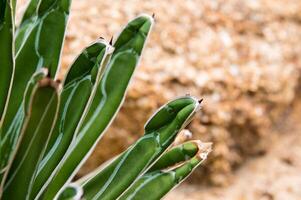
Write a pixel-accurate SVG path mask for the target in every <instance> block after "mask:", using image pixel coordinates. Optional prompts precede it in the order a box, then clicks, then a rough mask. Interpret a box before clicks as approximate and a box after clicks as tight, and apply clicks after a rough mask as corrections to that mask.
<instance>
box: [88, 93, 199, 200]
mask: <svg viewBox="0 0 301 200" xmlns="http://www.w3.org/2000/svg"><path fill="white" fill-rule="evenodd" d="M167 108H168V109H169V111H170V112H169V113H165V115H166V116H169V120H168V121H166V122H165V124H162V123H160V124H161V126H160V127H157V126H156V127H157V129H153V130H152V132H148V133H147V134H145V135H144V136H143V137H141V138H140V139H139V140H138V141H137V142H136V143H135V144H133V145H132V146H131V147H130V148H129V149H128V150H126V151H125V152H124V153H123V154H121V155H120V156H119V157H118V158H117V159H116V160H115V161H113V162H112V163H111V164H109V165H108V166H107V167H106V168H104V169H103V170H101V171H100V172H99V173H98V174H97V173H96V174H94V176H93V177H92V178H90V179H86V180H85V181H84V183H82V185H83V188H84V198H86V199H105V200H106V199H108V200H109V199H117V197H118V196H119V195H121V194H122V193H123V192H124V191H125V190H126V189H127V188H128V187H129V186H130V185H131V184H132V183H133V182H134V181H135V180H136V179H137V177H139V176H140V175H141V174H142V173H143V172H144V171H145V170H146V169H147V168H148V167H149V166H150V165H151V164H152V163H153V162H154V161H155V160H156V159H157V158H158V157H159V156H160V155H161V154H162V153H163V152H164V151H165V150H166V149H167V148H168V147H169V146H170V145H171V143H172V142H173V141H174V139H175V138H176V136H177V134H178V133H179V131H181V129H183V128H184V127H185V126H186V125H187V124H188V123H189V122H190V120H191V119H192V117H193V116H194V114H195V113H196V111H197V110H198V109H199V108H200V104H199V102H198V100H196V99H195V98H193V97H189V96H186V97H181V98H177V99H175V100H173V101H171V102H169V103H167V104H166V105H164V106H163V107H161V108H160V109H159V111H158V112H157V113H156V114H155V115H154V116H153V117H152V118H151V121H152V120H153V119H156V118H157V117H158V116H157V114H158V115H159V116H162V113H163V111H164V110H166V109H167Z"/></svg>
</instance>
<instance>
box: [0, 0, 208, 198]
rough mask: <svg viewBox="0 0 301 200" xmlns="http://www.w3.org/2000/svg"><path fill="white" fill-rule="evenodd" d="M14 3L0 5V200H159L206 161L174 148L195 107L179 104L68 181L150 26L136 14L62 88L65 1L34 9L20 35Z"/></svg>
mask: <svg viewBox="0 0 301 200" xmlns="http://www.w3.org/2000/svg"><path fill="white" fill-rule="evenodd" d="M15 4H16V2H15V1H14V0H3V1H1V4H0V70H1V71H0V119H1V121H0V145H1V146H0V155H1V157H0V158H1V159H0V182H1V186H0V198H1V199H4V200H6V199H13V200H15V199H16V200H22V199H26V200H31V199H45V200H48V199H49V200H51V199H109V200H111V199H112V200H113V199H145V195H147V199H160V198H162V197H163V196H164V195H165V194H166V193H167V192H168V191H170V190H171V189H172V188H174V187H175V186H176V185H178V184H179V183H180V182H181V181H182V180H184V179H185V178H186V177H187V176H188V175H189V174H190V173H191V172H192V171H193V170H194V169H195V168H196V167H197V166H198V165H199V164H200V163H201V162H202V161H203V160H204V159H205V158H206V156H207V154H208V153H209V151H210V144H208V143H201V142H200V141H188V142H186V143H183V144H179V145H178V146H173V145H172V144H173V142H174V140H175V138H176V137H177V135H178V133H179V132H180V131H181V130H182V129H183V128H184V127H185V126H186V125H187V124H188V123H189V122H190V121H191V119H192V118H193V116H194V114H195V113H196V112H197V111H198V110H199V108H200V101H198V100H197V99H196V98H194V97H191V96H184V97H180V98H177V99H175V100H172V101H170V102H168V103H167V104H165V105H163V106H162V107H161V108H160V109H159V110H158V111H157V112H156V113H155V114H154V115H153V116H152V117H151V118H150V120H149V121H148V122H147V123H146V125H145V129H144V130H145V133H144V135H143V136H142V137H141V138H140V139H139V140H137V141H136V142H135V143H134V144H133V145H131V146H130V147H129V148H128V149H127V150H126V151H124V152H123V153H122V154H120V155H119V156H117V157H116V158H114V159H112V160H111V161H109V162H108V163H106V164H105V165H103V166H101V167H100V168H99V169H96V170H95V171H93V172H91V173H90V174H88V175H86V176H85V177H82V178H81V179H79V180H76V181H74V180H73V178H74V176H75V174H76V173H77V171H78V170H79V169H80V167H81V166H82V164H83V163H84V162H85V160H86V159H87V157H88V156H89V155H90V154H91V152H92V150H93V148H94V147H95V146H96V144H97V143H98V141H99V140H100V139H101V137H102V136H103V134H104V132H105V130H106V128H107V127H108V126H109V125H110V123H111V122H112V120H113V119H114V117H115V115H116V113H117V112H118V110H119V108H120V106H121V104H122V102H123V101H124V97H125V93H126V90H127V87H128V84H129V82H130V80H131V77H132V75H133V73H134V71H135V68H136V66H137V64H138V61H139V58H140V56H141V53H142V50H143V47H144V45H145V42H146V39H147V37H148V35H149V32H150V30H151V27H152V25H153V23H154V20H153V17H151V16H148V15H140V16H138V17H137V18H135V19H133V20H132V21H130V22H129V23H128V24H127V25H126V26H125V28H124V29H123V30H122V31H121V33H120V34H119V36H118V37H117V38H116V39H115V40H114V41H111V42H106V41H105V40H104V39H99V40H97V41H96V42H94V43H92V44H91V45H90V46H88V47H87V48H85V49H84V50H83V51H82V53H81V54H80V55H79V56H78V57H77V58H76V59H75V61H74V62H73V64H72V65H71V66H70V69H69V71H68V73H67V74H66V76H65V78H64V80H63V81H60V80H58V78H57V76H58V72H57V71H58V70H57V69H58V66H59V61H60V57H61V51H62V44H63V41H64V37H65V31H66V24H67V21H68V15H69V9H70V0H31V1H30V3H29V4H28V7H27V9H26V11H25V13H24V15H23V18H22V21H21V23H20V25H18V27H16V25H15Z"/></svg>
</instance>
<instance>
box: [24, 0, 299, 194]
mask: <svg viewBox="0 0 301 200" xmlns="http://www.w3.org/2000/svg"><path fill="white" fill-rule="evenodd" d="M22 10H24V6H23V5H22V4H21V6H20V9H19V12H20V13H21V12H22ZM71 13H72V14H71V18H70V22H69V26H68V30H67V36H66V42H65V47H64V51H63V60H62V70H61V74H62V75H63V74H64V73H65V71H66V69H67V68H68V66H69V65H70V63H71V62H72V60H73V59H74V58H75V56H76V55H77V54H79V53H80V51H81V50H82V49H83V48H84V47H85V46H87V45H88V44H89V43H91V42H92V41H94V40H95V39H97V38H98V37H100V36H102V37H104V38H106V39H108V40H109V39H110V38H111V36H116V33H118V32H119V31H120V28H121V27H122V26H124V25H125V24H126V22H127V21H128V20H130V19H131V18H133V17H135V16H137V15H139V13H148V14H152V13H155V19H156V20H155V21H156V25H155V27H154V29H153V32H152V34H151V37H150V39H149V41H148V44H147V47H146V49H145V51H144V54H143V58H142V60H141V63H140V66H139V68H138V69H137V71H136V74H135V77H134V79H133V81H132V82H131V85H130V89H129V91H128V94H127V98H126V102H125V104H124V105H123V107H122V108H121V112H120V113H119V114H118V116H117V118H116V120H115V121H114V123H113V124H112V127H111V128H110V129H109V130H108V132H107V134H106V136H105V137H104V139H103V141H101V143H100V144H99V145H98V147H97V148H96V150H95V151H94V153H93V155H92V157H91V158H90V159H89V160H88V161H87V163H86V164H85V165H84V167H83V168H82V170H81V171H80V173H79V176H80V175H83V174H85V173H87V172H88V171H91V170H92V169H93V168H95V167H97V166H98V165H100V164H101V163H103V162H104V161H105V160H106V159H108V158H110V157H112V156H113V155H116V154H118V153H119V152H121V151H122V150H124V149H125V148H126V147H128V146H129V145H130V144H131V143H132V142H134V141H135V140H136V139H137V138H138V137H139V136H141V135H142V134H143V124H144V122H145V121H146V120H147V118H148V117H149V116H150V115H151V113H152V112H153V111H154V110H155V109H156V108H158V107H159V106H160V105H162V104H163V103H164V102H166V101H167V100H170V99H172V98H174V97H176V96H180V95H185V94H187V93H189V94H192V95H195V96H197V97H200V98H203V99H204V101H203V102H204V104H203V109H202V110H201V112H200V113H199V115H198V116H197V118H196V119H195V120H194V121H193V122H192V123H191V124H190V125H189V127H188V128H189V129H190V130H191V132H192V133H193V135H194V138H198V139H201V140H203V141H211V142H213V143H214V148H213V152H212V153H211V154H210V155H209V159H208V160H207V162H206V163H204V164H203V166H202V167H200V168H199V169H198V170H196V172H195V173H194V174H193V176H192V177H191V178H189V180H187V181H185V183H184V184H183V185H181V186H180V187H179V188H177V189H175V190H174V191H173V192H171V193H170V194H169V195H168V196H167V197H166V199H168V200H177V199H187V200H190V199H191V200H198V199H206V200H211V199H212V200H213V199H214V200H217V199H223V200H224V199H226V200H228V199H229V200H252V199H256V200H257V199H259V200H261V199H262V200H272V199H277V200H299V199H301V123H300V122H301V97H300V96H301V95H300V85H301V78H300V77H301V76H300V75H301V1H300V0H261V1H259V0H245V1H242V0H227V1H223V0H214V1H206V0H186V1H184V0H166V1H159V0H157V1H155V0H150V1H139V0H124V1H120V0H115V1H99V0H74V1H73V5H72V12H71Z"/></svg>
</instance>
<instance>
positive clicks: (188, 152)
mask: <svg viewBox="0 0 301 200" xmlns="http://www.w3.org/2000/svg"><path fill="white" fill-rule="evenodd" d="M210 151H211V143H202V142H200V141H189V142H187V143H184V144H182V145H179V146H177V147H174V148H172V149H171V150H169V151H168V152H166V153H165V154H163V156H162V157H161V158H160V159H159V160H158V161H157V162H156V164H155V165H154V166H153V167H152V169H150V170H149V171H148V172H147V173H146V174H145V175H143V176H142V177H141V178H139V179H138V180H137V181H136V182H135V183H134V184H133V185H132V186H131V187H130V188H129V189H128V190H127V191H126V192H125V193H124V194H122V195H121V196H120V197H119V198H118V199H120V200H144V199H145V197H147V199H148V200H157V199H161V198H162V197H163V196H164V195H166V194H167V193H168V192H169V191H171V190H172V189H173V188H174V187H176V186H177V185H179V184H180V183H181V182H182V181H183V180H184V179H185V178H187V177H188V176H189V174H191V172H192V171H193V170H194V169H195V168H196V167H197V166H198V165H199V164H200V163H201V162H202V161H204V160H205V159H206V157H207V155H208V153H209V152H210Z"/></svg>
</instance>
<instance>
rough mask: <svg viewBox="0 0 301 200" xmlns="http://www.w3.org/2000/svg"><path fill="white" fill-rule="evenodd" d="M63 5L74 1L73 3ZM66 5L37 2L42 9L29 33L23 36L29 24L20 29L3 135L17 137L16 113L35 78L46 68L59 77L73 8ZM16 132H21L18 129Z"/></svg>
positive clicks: (58, 2)
mask: <svg viewBox="0 0 301 200" xmlns="http://www.w3.org/2000/svg"><path fill="white" fill-rule="evenodd" d="M34 1H35V0H34ZM62 2H70V0H67V1H62ZM62 2H61V1H54V0H43V1H42V0H41V1H39V2H37V3H39V4H38V9H37V10H36V12H35V14H34V15H33V16H32V17H31V18H30V22H28V24H29V25H28V26H30V27H29V28H27V29H26V31H25V32H26V34H23V35H22V34H21V33H20V32H22V29H23V26H25V25H26V24H24V25H23V24H21V26H20V28H19V29H17V35H16V55H15V72H14V76H13V83H12V85H11V93H10V96H9V99H10V101H9V102H8V104H7V111H6V113H5V115H4V119H3V120H4V121H3V126H2V133H1V134H2V135H4V136H5V135H7V134H9V135H16V134H14V133H10V130H9V129H11V130H12V127H11V125H12V124H13V123H12V122H13V121H15V120H17V119H16V118H17V117H18V116H17V115H16V113H17V112H18V110H19V109H20V105H21V102H22V98H20V97H21V96H23V94H24V91H25V88H26V84H27V82H28V81H29V79H30V77H31V75H32V74H33V73H34V72H35V71H37V70H38V69H40V68H42V67H45V68H48V71H49V75H50V77H54V76H55V73H56V70H57V67H58V64H59V58H60V55H61V49H62V43H63V40H64V35H65V29H66V25H67V19H68V13H69V9H66V6H65V5H64V4H63V3H62ZM45 5H48V7H47V9H46V8H43V9H42V11H41V7H42V6H45ZM28 20H29V19H28ZM24 23H25V22H24ZM18 41H21V42H18ZM18 43H20V45H18ZM14 130H17V131H18V130H19V129H16V128H14ZM17 135H18V134H17Z"/></svg>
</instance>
